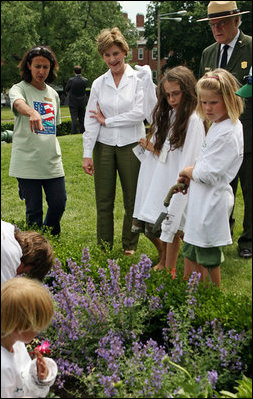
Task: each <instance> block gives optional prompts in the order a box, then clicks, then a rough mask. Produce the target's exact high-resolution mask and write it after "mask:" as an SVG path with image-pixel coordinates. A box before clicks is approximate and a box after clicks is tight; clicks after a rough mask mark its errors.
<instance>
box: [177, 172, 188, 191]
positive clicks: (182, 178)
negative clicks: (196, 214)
mask: <svg viewBox="0 0 253 399" xmlns="http://www.w3.org/2000/svg"><path fill="white" fill-rule="evenodd" d="M177 183H184V184H185V188H184V189H181V188H178V189H177V192H181V193H183V194H187V191H188V188H189V184H190V179H189V177H186V176H179V178H178V179H177Z"/></svg>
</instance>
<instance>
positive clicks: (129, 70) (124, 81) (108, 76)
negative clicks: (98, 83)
mask: <svg viewBox="0 0 253 399" xmlns="http://www.w3.org/2000/svg"><path fill="white" fill-rule="evenodd" d="M133 75H134V70H133V68H132V67H130V65H128V64H126V69H125V72H124V74H123V76H122V78H121V81H120V83H119V86H118V87H117V89H121V88H122V87H124V86H126V85H127V84H128V78H130V77H131V76H133ZM105 84H106V85H107V86H111V87H113V88H115V89H116V86H115V82H114V79H113V76H112V72H111V70H110V69H109V70H108V71H107V72H106V73H105Z"/></svg>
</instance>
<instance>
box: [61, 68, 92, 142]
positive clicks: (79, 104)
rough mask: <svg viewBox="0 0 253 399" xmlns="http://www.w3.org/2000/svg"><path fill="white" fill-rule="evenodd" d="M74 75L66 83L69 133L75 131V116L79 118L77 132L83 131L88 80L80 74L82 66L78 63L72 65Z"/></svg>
mask: <svg viewBox="0 0 253 399" xmlns="http://www.w3.org/2000/svg"><path fill="white" fill-rule="evenodd" d="M74 72H75V76H74V77H73V78H70V79H69V81H68V83H67V85H66V92H67V93H68V104H69V110H70V115H71V121H72V122H71V133H72V134H75V133H77V118H78V120H79V133H83V132H84V116H85V107H86V104H87V96H86V93H85V89H86V87H87V82H88V80H87V79H85V78H84V77H83V76H82V75H81V72H82V68H81V67H80V66H79V65H76V66H75V67H74Z"/></svg>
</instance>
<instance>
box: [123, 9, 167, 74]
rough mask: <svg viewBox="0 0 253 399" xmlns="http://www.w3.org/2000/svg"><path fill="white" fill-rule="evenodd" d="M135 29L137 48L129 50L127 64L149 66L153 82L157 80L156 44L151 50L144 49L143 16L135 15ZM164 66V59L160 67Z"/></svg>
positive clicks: (125, 14)
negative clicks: (137, 37) (137, 36)
mask: <svg viewBox="0 0 253 399" xmlns="http://www.w3.org/2000/svg"><path fill="white" fill-rule="evenodd" d="M124 17H125V18H127V17H128V15H127V13H124ZM136 28H137V30H138V32H139V39H138V40H137V48H133V49H131V50H130V56H132V58H130V60H129V62H132V63H135V64H137V65H149V66H150V69H151V71H152V74H153V80H154V81H156V79H157V42H155V45H154V47H153V48H152V50H148V49H147V48H146V42H147V40H146V39H145V38H144V30H145V29H144V15H143V14H137V15H136ZM165 64H166V59H165V58H163V59H161V62H160V67H161V68H162V67H163V65H165Z"/></svg>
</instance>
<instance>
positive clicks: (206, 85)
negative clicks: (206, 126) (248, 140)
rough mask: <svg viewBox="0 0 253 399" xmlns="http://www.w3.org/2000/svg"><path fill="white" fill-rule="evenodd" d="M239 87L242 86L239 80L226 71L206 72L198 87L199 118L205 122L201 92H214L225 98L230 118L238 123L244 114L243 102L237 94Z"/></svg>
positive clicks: (219, 69)
mask: <svg viewBox="0 0 253 399" xmlns="http://www.w3.org/2000/svg"><path fill="white" fill-rule="evenodd" d="M239 87H240V85H239V83H238V81H237V79H236V78H235V77H234V76H233V75H232V74H231V73H230V72H228V71H227V70H225V69H221V68H217V69H215V70H213V71H210V72H206V73H205V75H204V76H202V78H201V79H199V81H198V82H197V85H196V91H197V96H198V104H197V108H196V111H197V113H198V114H199V116H200V117H201V118H202V119H203V120H205V114H204V112H203V109H202V105H201V99H200V97H201V91H202V90H212V91H214V92H215V93H216V94H220V95H221V96H222V97H223V100H224V103H225V106H226V109H227V113H228V116H229V118H230V119H231V121H232V122H233V123H236V121H237V120H238V118H239V116H240V115H241V114H242V113H243V107H244V103H243V100H242V99H241V98H240V97H238V96H237V95H236V94H235V92H236V91H237V90H238V89H239Z"/></svg>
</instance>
